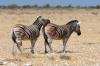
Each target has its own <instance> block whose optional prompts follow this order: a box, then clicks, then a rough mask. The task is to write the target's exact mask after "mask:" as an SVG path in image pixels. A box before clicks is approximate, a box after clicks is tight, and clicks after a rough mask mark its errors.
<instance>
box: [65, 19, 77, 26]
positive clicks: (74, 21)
mask: <svg viewBox="0 0 100 66" xmlns="http://www.w3.org/2000/svg"><path fill="white" fill-rule="evenodd" d="M72 23H78V20H71V21H70V22H68V23H67V24H66V25H69V24H72Z"/></svg>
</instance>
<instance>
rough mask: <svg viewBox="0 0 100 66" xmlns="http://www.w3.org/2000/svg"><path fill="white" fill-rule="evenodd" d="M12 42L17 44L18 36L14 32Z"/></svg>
mask: <svg viewBox="0 0 100 66" xmlns="http://www.w3.org/2000/svg"><path fill="white" fill-rule="evenodd" d="M12 41H13V42H14V43H16V44H17V41H16V36H15V34H14V32H12Z"/></svg>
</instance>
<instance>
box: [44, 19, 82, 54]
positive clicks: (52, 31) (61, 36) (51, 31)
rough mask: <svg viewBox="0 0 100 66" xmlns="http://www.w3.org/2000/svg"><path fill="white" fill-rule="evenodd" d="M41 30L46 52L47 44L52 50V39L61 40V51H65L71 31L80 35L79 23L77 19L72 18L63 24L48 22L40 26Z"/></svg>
mask: <svg viewBox="0 0 100 66" xmlns="http://www.w3.org/2000/svg"><path fill="white" fill-rule="evenodd" d="M42 32H43V35H44V39H45V53H47V45H48V47H49V48H50V50H51V51H52V48H51V43H52V40H53V39H54V40H62V41H63V52H65V47H66V43H67V41H68V39H69V37H70V36H71V34H72V33H73V32H76V33H77V35H81V31H80V25H79V21H78V20H72V21H70V22H69V23H67V24H65V25H56V24H53V23H49V24H47V25H45V26H44V27H43V28H42Z"/></svg>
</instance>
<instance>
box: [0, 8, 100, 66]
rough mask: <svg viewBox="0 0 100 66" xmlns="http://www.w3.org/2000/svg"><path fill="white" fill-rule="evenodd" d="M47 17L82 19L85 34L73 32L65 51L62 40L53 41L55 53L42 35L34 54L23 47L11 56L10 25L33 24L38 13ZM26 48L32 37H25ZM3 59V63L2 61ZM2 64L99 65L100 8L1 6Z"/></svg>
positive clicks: (53, 19)
mask: <svg viewBox="0 0 100 66" xmlns="http://www.w3.org/2000/svg"><path fill="white" fill-rule="evenodd" d="M39 15H41V16H43V17H44V18H48V19H50V20H51V22H52V23H55V24H59V25H63V24H66V23H67V22H68V21H70V20H72V19H77V20H79V21H80V22H81V31H82V35H81V36H77V34H76V33H73V34H72V36H71V37H70V39H69V41H68V43H67V46H66V51H67V52H66V53H65V54H63V53H58V52H59V51H61V50H62V41H60V40H56V41H53V43H52V48H53V50H54V52H53V53H48V54H45V53H44V39H43V36H42V32H41V35H40V37H39V39H38V41H37V42H36V46H35V54H31V53H30V52H29V49H24V50H23V54H22V55H20V54H18V55H17V56H12V54H11V48H12V41H11V29H12V28H13V26H14V25H15V24H19V23H20V24H25V25H30V24H32V23H33V22H34V21H35V19H36V18H37V16H39ZM23 48H30V42H29V41H23ZM2 62H3V63H4V65H2ZM0 64H1V65H2V66H10V65H12V66H14V65H13V64H17V66H24V64H32V65H33V66H97V65H98V66H99V65H100V10H99V9H98V10H96V9H26V10H19V9H17V10H0Z"/></svg>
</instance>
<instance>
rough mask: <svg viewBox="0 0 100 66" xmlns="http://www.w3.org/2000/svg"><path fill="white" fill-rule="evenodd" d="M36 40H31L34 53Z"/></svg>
mask: <svg viewBox="0 0 100 66" xmlns="http://www.w3.org/2000/svg"><path fill="white" fill-rule="evenodd" d="M35 42H36V40H31V53H34V46H35Z"/></svg>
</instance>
